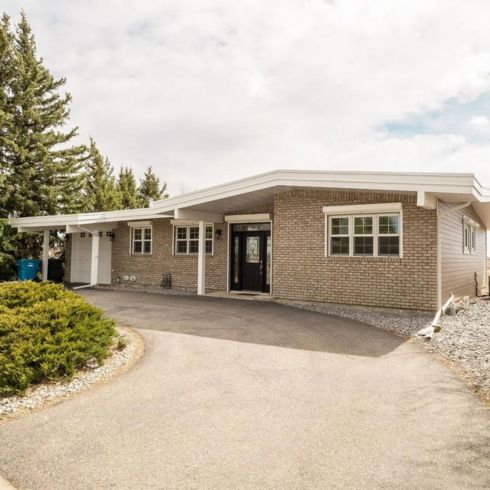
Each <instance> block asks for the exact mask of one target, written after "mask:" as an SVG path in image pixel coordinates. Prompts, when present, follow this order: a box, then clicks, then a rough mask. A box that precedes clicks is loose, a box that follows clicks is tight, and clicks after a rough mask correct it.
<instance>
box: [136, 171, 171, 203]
mask: <svg viewBox="0 0 490 490" xmlns="http://www.w3.org/2000/svg"><path fill="white" fill-rule="evenodd" d="M166 189H167V184H166V183H165V182H164V183H163V185H162V186H160V179H159V178H158V177H157V176H156V175H155V173H154V172H153V170H152V168H151V166H149V167H148V169H147V170H146V172H145V175H144V176H143V178H142V179H141V180H140V186H139V189H138V199H139V205H140V206H141V207H142V208H147V207H149V205H150V201H157V200H158V199H164V198H166V197H168V195H167V194H165V190H166Z"/></svg>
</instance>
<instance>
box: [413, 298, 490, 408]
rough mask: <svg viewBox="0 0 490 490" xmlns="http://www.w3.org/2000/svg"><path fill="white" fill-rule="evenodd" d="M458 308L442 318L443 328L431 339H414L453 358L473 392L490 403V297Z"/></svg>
mask: <svg viewBox="0 0 490 490" xmlns="http://www.w3.org/2000/svg"><path fill="white" fill-rule="evenodd" d="M459 308H462V309H460V310H459V311H458V309H459ZM456 311H457V313H456V314H455V315H446V316H444V317H442V318H441V321H440V325H441V331H440V332H437V333H435V334H434V337H433V339H432V340H431V341H424V340H422V339H417V340H415V339H414V341H416V342H417V343H419V344H423V345H424V347H425V349H427V350H428V351H429V352H431V353H433V354H435V355H437V356H439V357H442V358H443V359H447V360H449V361H450V363H451V365H452V367H454V368H455V369H456V370H457V371H458V372H459V373H460V374H461V375H462V376H463V378H464V379H465V380H466V382H467V383H468V384H469V385H470V386H471V388H472V389H473V391H474V392H475V393H478V394H479V395H480V396H481V398H482V399H483V400H485V401H487V402H490V300H489V299H484V298H479V299H471V300H470V301H469V302H467V303H466V304H465V303H464V302H461V303H458V305H457V308H456Z"/></svg>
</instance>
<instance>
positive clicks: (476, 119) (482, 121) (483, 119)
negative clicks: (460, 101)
mask: <svg viewBox="0 0 490 490" xmlns="http://www.w3.org/2000/svg"><path fill="white" fill-rule="evenodd" d="M469 122H470V124H471V125H472V126H475V127H477V128H488V127H489V126H490V121H489V120H488V117H487V116H473V117H472V118H471V119H470V121H469Z"/></svg>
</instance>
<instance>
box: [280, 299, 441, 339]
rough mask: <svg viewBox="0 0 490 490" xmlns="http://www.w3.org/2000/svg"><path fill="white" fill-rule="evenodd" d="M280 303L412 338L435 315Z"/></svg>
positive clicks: (292, 302) (324, 304)
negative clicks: (339, 317) (355, 321)
mask: <svg viewBox="0 0 490 490" xmlns="http://www.w3.org/2000/svg"><path fill="white" fill-rule="evenodd" d="M278 303H282V304H286V305H289V306H294V307H296V308H303V309H305V310H311V311H317V312H319V313H326V314H329V315H337V316H341V317H344V318H350V319H351V320H357V321H359V322H362V323H367V324H369V325H371V326H374V327H378V328H382V329H383V330H388V331H389V332H392V333H394V334H396V335H399V336H401V337H404V338H406V339H408V338H410V337H411V336H412V335H414V334H416V333H417V332H418V331H419V330H420V329H421V328H424V327H427V326H428V325H430V323H431V321H432V319H433V318H434V315H433V314H432V313H427V312H424V311H410V310H392V309H387V308H374V307H367V306H362V307H361V306H351V305H339V304H332V303H306V302H300V301H285V300H279V301H278Z"/></svg>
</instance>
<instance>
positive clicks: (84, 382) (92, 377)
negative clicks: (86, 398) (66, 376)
mask: <svg viewBox="0 0 490 490" xmlns="http://www.w3.org/2000/svg"><path fill="white" fill-rule="evenodd" d="M118 332H119V334H120V335H121V336H122V337H123V339H124V341H125V347H124V349H121V350H118V349H114V350H113V351H112V355H111V356H110V357H109V358H108V359H106V361H105V363H104V364H103V365H101V366H99V365H97V364H96V363H89V365H88V366H87V367H86V368H85V369H83V370H81V371H80V372H79V373H78V374H77V375H76V376H75V377H74V378H73V379H72V380H71V381H59V382H52V383H45V384H40V385H35V386H33V387H31V388H29V389H28V390H27V393H26V394H25V396H8V397H3V398H0V420H2V418H6V417H8V416H13V415H17V414H18V413H21V412H24V411H30V410H34V409H37V408H39V407H41V406H42V405H44V404H46V403H49V402H54V401H59V400H61V399H64V398H67V397H68V396H71V395H73V394H75V393H79V392H81V391H83V390H85V389H86V388H88V387H89V386H90V385H92V384H94V383H96V382H98V381H100V380H102V379H104V378H109V377H112V376H114V375H116V374H117V373H118V372H119V371H120V370H121V369H124V367H125V366H126V365H129V363H130V362H131V361H133V360H135V359H136V358H137V357H138V355H139V352H141V350H142V342H143V341H142V339H141V337H140V336H139V335H138V334H137V333H136V332H134V331H133V330H130V329H127V328H118Z"/></svg>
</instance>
